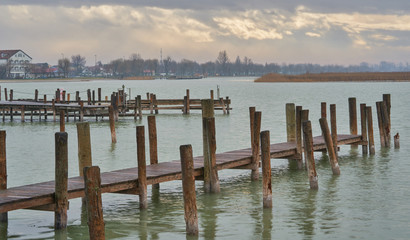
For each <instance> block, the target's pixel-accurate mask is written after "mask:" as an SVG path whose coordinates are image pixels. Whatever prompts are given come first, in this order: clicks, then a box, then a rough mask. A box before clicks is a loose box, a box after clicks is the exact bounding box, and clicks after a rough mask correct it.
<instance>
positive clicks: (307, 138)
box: [303, 121, 319, 189]
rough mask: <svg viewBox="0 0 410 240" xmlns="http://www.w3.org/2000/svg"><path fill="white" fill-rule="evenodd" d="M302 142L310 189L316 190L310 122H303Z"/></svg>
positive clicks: (317, 186) (316, 181) (316, 182)
mask: <svg viewBox="0 0 410 240" xmlns="http://www.w3.org/2000/svg"><path fill="white" fill-rule="evenodd" d="M303 140H304V143H305V144H304V146H305V152H306V156H307V162H308V164H307V166H308V176H309V184H310V189H318V188H319V185H318V180H317V174H316V167H315V158H314V154H313V137H312V125H311V123H310V121H305V122H303Z"/></svg>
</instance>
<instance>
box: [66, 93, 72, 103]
mask: <svg viewBox="0 0 410 240" xmlns="http://www.w3.org/2000/svg"><path fill="white" fill-rule="evenodd" d="M70 97H71V94H69V93H67V102H68V103H70V100H71V99H70Z"/></svg>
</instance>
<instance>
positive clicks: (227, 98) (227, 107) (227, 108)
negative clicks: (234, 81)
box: [226, 96, 230, 114]
mask: <svg viewBox="0 0 410 240" xmlns="http://www.w3.org/2000/svg"><path fill="white" fill-rule="evenodd" d="M229 101H230V100H229V97H228V96H226V113H227V114H229V113H230V110H229V107H230V106H229Z"/></svg>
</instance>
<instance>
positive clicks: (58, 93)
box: [55, 88, 60, 103]
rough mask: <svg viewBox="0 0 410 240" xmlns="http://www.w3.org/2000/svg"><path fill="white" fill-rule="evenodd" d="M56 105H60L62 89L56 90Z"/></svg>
mask: <svg viewBox="0 0 410 240" xmlns="http://www.w3.org/2000/svg"><path fill="white" fill-rule="evenodd" d="M55 101H56V103H60V89H59V88H57V90H56V97H55Z"/></svg>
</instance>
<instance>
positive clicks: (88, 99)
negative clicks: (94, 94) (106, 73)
mask: <svg viewBox="0 0 410 240" xmlns="http://www.w3.org/2000/svg"><path fill="white" fill-rule="evenodd" d="M87 104H88V105H91V89H87Z"/></svg>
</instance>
